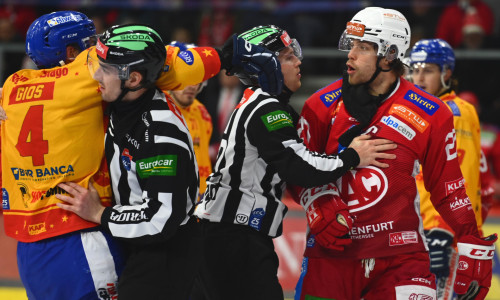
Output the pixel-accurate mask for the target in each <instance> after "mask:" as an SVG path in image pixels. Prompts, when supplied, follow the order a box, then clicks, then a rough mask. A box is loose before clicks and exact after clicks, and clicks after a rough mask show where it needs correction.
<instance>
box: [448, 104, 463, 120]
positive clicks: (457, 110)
mask: <svg viewBox="0 0 500 300" xmlns="http://www.w3.org/2000/svg"><path fill="white" fill-rule="evenodd" d="M446 104H448V106H449V107H450V109H451V112H452V113H453V115H454V116H455V117H460V116H461V115H462V114H461V113H460V108H458V105H457V104H456V103H455V101H453V100H450V101H446Z"/></svg>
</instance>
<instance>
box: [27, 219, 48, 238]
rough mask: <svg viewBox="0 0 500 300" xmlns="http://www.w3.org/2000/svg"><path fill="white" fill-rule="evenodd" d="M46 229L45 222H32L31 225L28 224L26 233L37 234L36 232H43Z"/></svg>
mask: <svg viewBox="0 0 500 300" xmlns="http://www.w3.org/2000/svg"><path fill="white" fill-rule="evenodd" d="M46 231H47V228H45V222H43V223H38V224H33V225H28V234H29V235H38V234H40V233H44V232H46Z"/></svg>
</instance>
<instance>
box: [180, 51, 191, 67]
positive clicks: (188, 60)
mask: <svg viewBox="0 0 500 300" xmlns="http://www.w3.org/2000/svg"><path fill="white" fill-rule="evenodd" d="M179 57H180V58H181V59H182V60H183V61H184V62H185V63H186V64H188V65H189V66H190V65H192V64H193V63H194V56H193V53H191V51H181V52H179Z"/></svg>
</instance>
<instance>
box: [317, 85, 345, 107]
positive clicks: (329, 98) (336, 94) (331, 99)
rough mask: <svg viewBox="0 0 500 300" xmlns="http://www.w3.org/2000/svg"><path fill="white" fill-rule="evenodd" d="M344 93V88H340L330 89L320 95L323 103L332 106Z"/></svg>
mask: <svg viewBox="0 0 500 300" xmlns="http://www.w3.org/2000/svg"><path fill="white" fill-rule="evenodd" d="M341 94H342V88H338V89H336V90H333V91H330V92H328V93H324V94H323V95H321V96H319V98H320V99H321V101H322V102H323V104H325V106H326V107H330V106H332V104H333V103H335V101H337V100H338V99H339V98H340V95H341Z"/></svg>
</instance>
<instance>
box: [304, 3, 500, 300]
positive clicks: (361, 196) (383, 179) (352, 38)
mask: <svg viewBox="0 0 500 300" xmlns="http://www.w3.org/2000/svg"><path fill="white" fill-rule="evenodd" d="M409 43H410V26H409V24H408V22H407V21H406V18H405V17H404V16H403V15H402V14H401V13H400V12H398V11H396V10H392V9H384V8H379V7H369V8H365V9H363V10H361V11H360V12H358V13H357V14H356V15H355V16H354V17H353V19H352V20H351V21H350V22H348V23H347V27H346V30H345V32H344V33H343V35H342V36H341V38H340V41H339V48H340V50H345V51H349V54H348V60H347V63H346V66H347V70H346V71H345V72H344V76H343V79H341V80H338V81H336V82H334V83H332V84H330V85H329V86H327V87H325V88H323V89H321V90H319V91H318V92H316V93H315V94H313V95H312V96H311V97H310V98H309V99H308V100H307V101H306V103H305V105H304V108H303V110H302V114H301V119H300V120H299V125H298V126H299V128H298V130H299V132H300V135H301V137H302V138H303V139H304V141H305V143H306V144H307V146H308V148H309V149H311V150H313V151H317V152H325V153H326V154H333V153H338V152H341V151H342V150H343V149H344V147H345V145H348V144H349V143H350V141H351V140H352V139H353V138H354V137H356V136H358V135H359V134H361V133H366V134H370V135H372V136H373V137H376V138H385V139H390V140H393V141H394V142H396V143H397V144H398V147H397V149H395V150H393V151H390V152H389V153H394V154H396V155H397V157H398V159H397V161H395V162H393V163H392V164H390V166H389V167H388V168H386V169H380V168H377V167H371V166H369V167H365V168H356V169H353V170H351V171H350V172H348V173H347V174H345V175H344V176H342V177H341V178H340V179H339V180H337V182H336V184H335V185H333V184H332V185H327V186H323V187H317V188H311V189H298V192H297V190H296V192H297V193H296V195H297V197H296V198H297V200H298V201H299V202H300V204H301V205H302V206H303V207H304V209H305V210H306V215H307V221H308V225H309V236H308V239H307V244H306V251H305V259H304V262H303V270H302V276H301V278H300V280H299V283H298V285H297V290H296V299H337V300H338V299H361V298H363V299H365V300H371V299H436V285H435V278H434V275H433V274H432V273H431V272H430V269H429V255H428V253H427V247H426V244H425V242H424V239H425V236H424V233H423V227H422V220H421V218H420V209H419V198H418V194H417V189H416V184H415V176H416V175H417V174H418V172H419V164H421V165H422V169H423V177H424V182H425V184H426V189H427V190H429V191H430V192H431V201H432V203H433V205H434V206H435V208H436V210H437V211H438V212H439V213H440V215H441V216H442V217H443V219H444V220H445V221H446V222H447V223H448V225H449V226H450V227H451V228H452V229H453V230H454V231H455V235H456V236H457V239H458V251H459V254H460V258H459V267H458V270H457V277H456V281H455V291H456V292H457V294H458V295H459V296H461V297H462V296H464V295H468V296H470V297H472V298H473V297H476V298H475V299H484V297H485V296H486V294H487V292H488V289H489V286H490V284H491V275H492V273H491V272H492V260H491V259H492V257H493V253H494V242H495V241H496V239H497V237H496V235H492V236H490V237H487V238H484V239H482V238H480V236H479V233H478V230H477V225H476V220H475V217H474V212H473V210H472V207H471V205H470V201H469V198H468V196H467V194H466V191H465V188H464V185H463V177H462V174H461V172H460V168H459V164H458V159H457V152H456V146H455V141H456V135H455V130H454V128H453V116H452V114H451V112H450V110H449V109H448V108H447V107H446V105H445V104H444V103H443V102H442V101H441V100H440V99H438V98H436V97H434V96H432V95H431V94H428V93H426V92H425V91H423V90H421V89H419V88H417V87H416V86H414V85H413V84H411V83H410V82H408V81H406V80H405V79H403V78H402V77H401V76H402V75H403V73H404V65H403V63H402V62H401V60H402V59H403V57H404V54H405V52H406V50H407V49H408V47H409ZM339 216H342V217H339ZM472 298H467V299H472Z"/></svg>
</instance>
